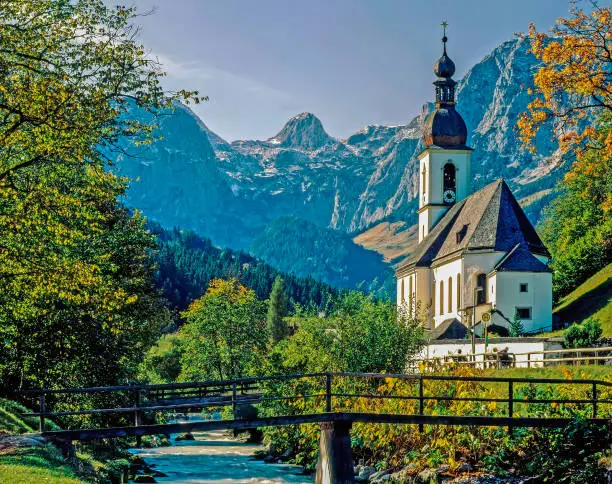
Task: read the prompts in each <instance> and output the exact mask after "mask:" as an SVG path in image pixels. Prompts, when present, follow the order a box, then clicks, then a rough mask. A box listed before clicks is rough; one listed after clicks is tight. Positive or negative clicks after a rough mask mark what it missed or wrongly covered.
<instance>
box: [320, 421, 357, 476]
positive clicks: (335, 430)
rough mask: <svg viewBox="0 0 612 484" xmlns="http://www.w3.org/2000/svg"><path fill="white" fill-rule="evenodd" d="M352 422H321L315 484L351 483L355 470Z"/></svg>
mask: <svg viewBox="0 0 612 484" xmlns="http://www.w3.org/2000/svg"><path fill="white" fill-rule="evenodd" d="M351 426H352V422H345V421H333V422H322V423H321V439H320V441H319V461H318V462H317V476H316V480H315V483H316V484H353V483H354V482H355V472H354V468H353V455H352V453H351V436H350V430H351Z"/></svg>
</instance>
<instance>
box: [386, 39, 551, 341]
mask: <svg viewBox="0 0 612 484" xmlns="http://www.w3.org/2000/svg"><path fill="white" fill-rule="evenodd" d="M442 41H443V43H444V44H443V45H444V51H443V54H442V57H441V58H440V59H439V60H438V61H437V62H436V64H435V66H434V73H435V75H436V76H437V79H436V80H435V82H434V83H433V84H434V86H435V90H436V104H435V109H434V111H433V112H431V113H430V114H429V115H428V117H427V118H426V120H425V123H424V126H423V140H424V142H425V149H424V150H423V151H422V152H421V153H420V155H419V156H418V158H419V170H420V177H419V180H420V183H419V208H418V210H417V213H418V218H419V229H418V230H419V232H418V234H419V243H418V245H417V247H416V249H415V252H414V253H413V254H412V255H411V256H410V257H409V258H408V259H407V260H405V261H404V262H402V263H401V264H400V266H399V267H398V269H397V272H396V278H397V303H398V305H400V306H403V307H407V308H408V309H409V310H410V311H411V312H412V313H413V314H414V313H415V312H416V310H417V308H418V309H419V314H420V316H421V317H423V318H424V320H425V327H426V328H427V329H429V330H431V333H430V337H431V338H432V339H436V338H458V337H459V338H460V337H463V336H464V335H465V334H466V332H467V331H468V328H470V327H471V326H472V324H475V331H476V333H477V334H482V328H483V324H482V321H483V315H484V314H485V313H487V314H488V315H487V316H484V319H485V320H488V322H487V323H486V324H487V326H489V327H490V326H491V325H494V326H497V327H504V328H508V327H509V325H510V322H511V321H512V320H513V319H514V318H515V315H518V317H519V318H520V320H521V322H522V325H523V329H524V331H526V332H531V331H537V330H539V329H547V328H550V327H551V325H552V274H551V270H550V269H549V267H548V265H547V263H548V260H549V253H548V251H547V249H546V247H545V246H544V244H543V243H542V241H541V240H540V238H539V236H538V234H537V233H536V231H535V229H534V228H533V226H532V225H531V223H530V222H529V220H528V219H527V217H526V215H525V213H524V212H523V210H522V208H521V207H520V205H519V204H518V202H517V201H516V199H515V198H514V196H513V195H512V192H511V191H510V188H509V187H508V185H507V184H506V182H505V181H504V180H503V179H499V180H496V181H494V182H493V183H491V184H489V185H487V186H485V187H484V188H482V189H480V190H478V191H477V192H474V193H470V182H471V175H470V155H471V153H472V151H473V150H472V149H471V148H469V147H468V146H467V145H466V141H467V128H466V125H465V122H464V121H463V119H462V117H461V115H460V114H459V113H458V112H457V110H456V109H455V85H456V82H455V81H454V80H453V79H452V76H453V74H454V72H455V64H454V63H453V61H452V60H451V59H450V58H449V57H448V55H447V54H446V41H447V38H446V35H445V36H444V37H443V39H442Z"/></svg>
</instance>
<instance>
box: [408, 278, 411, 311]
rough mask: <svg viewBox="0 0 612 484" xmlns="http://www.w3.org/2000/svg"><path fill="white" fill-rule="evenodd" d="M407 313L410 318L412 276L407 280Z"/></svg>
mask: <svg viewBox="0 0 612 484" xmlns="http://www.w3.org/2000/svg"><path fill="white" fill-rule="evenodd" d="M408 311H409V312H410V316H412V276H410V278H409V279H408Z"/></svg>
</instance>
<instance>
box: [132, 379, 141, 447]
mask: <svg viewBox="0 0 612 484" xmlns="http://www.w3.org/2000/svg"><path fill="white" fill-rule="evenodd" d="M141 403H142V390H136V408H138V407H140V405H141ZM140 425H142V412H141V411H140V410H136V411H135V412H134V426H135V427H139V426H140ZM141 445H142V437H141V436H140V435H137V436H136V447H140V446H141Z"/></svg>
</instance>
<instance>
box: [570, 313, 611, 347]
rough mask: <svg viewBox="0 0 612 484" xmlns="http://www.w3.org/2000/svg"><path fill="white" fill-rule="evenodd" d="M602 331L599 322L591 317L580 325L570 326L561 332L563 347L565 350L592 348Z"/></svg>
mask: <svg viewBox="0 0 612 484" xmlns="http://www.w3.org/2000/svg"><path fill="white" fill-rule="evenodd" d="M602 333H603V330H602V329H601V324H600V323H599V321H598V320H597V319H595V318H593V317H590V318H588V319H586V320H585V321H584V322H583V323H582V324H576V323H574V324H572V325H571V326H570V327H569V328H567V329H566V330H565V331H564V332H563V346H565V347H566V348H588V347H590V346H594V345H595V344H596V343H597V341H598V340H599V338H601V335H602Z"/></svg>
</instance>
